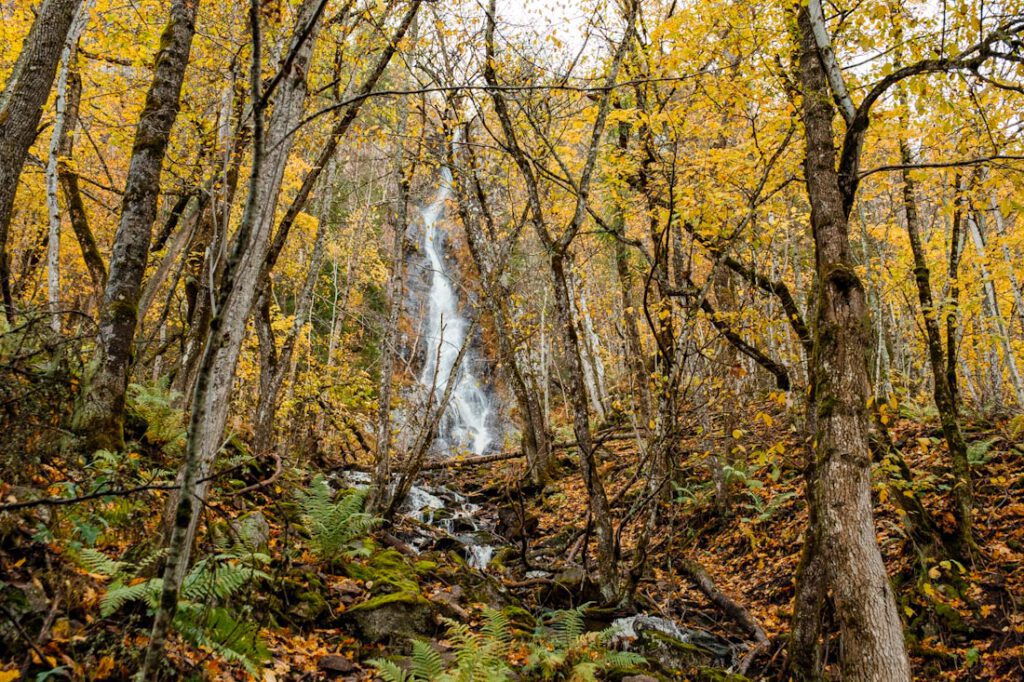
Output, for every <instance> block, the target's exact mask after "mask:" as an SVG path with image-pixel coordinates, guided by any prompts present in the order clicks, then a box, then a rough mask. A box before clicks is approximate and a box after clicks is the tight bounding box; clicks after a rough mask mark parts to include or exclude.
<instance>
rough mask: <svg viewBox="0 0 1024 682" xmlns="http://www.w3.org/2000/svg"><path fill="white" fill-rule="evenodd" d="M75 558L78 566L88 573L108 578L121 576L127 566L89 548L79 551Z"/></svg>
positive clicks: (123, 562) (125, 563)
mask: <svg viewBox="0 0 1024 682" xmlns="http://www.w3.org/2000/svg"><path fill="white" fill-rule="evenodd" d="M77 558H78V563H79V565H80V566H81V567H82V568H84V569H85V570H87V571H88V572H89V573H95V574H97V575H103V576H106V577H108V578H113V577H115V576H118V575H122V574H123V573H124V572H125V570H126V569H127V568H128V566H129V564H128V563H127V562H125V561H115V560H114V559H111V558H110V557H108V556H107V555H106V554H104V553H103V552H101V551H99V550H97V549H92V548H91V547H86V548H85V549H82V550H80V551H79V552H78V557H77Z"/></svg>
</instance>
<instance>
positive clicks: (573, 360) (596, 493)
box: [550, 253, 619, 602]
mask: <svg viewBox="0 0 1024 682" xmlns="http://www.w3.org/2000/svg"><path fill="white" fill-rule="evenodd" d="M550 265H551V274H552V277H553V280H554V290H555V310H556V312H557V314H558V326H559V327H561V329H562V347H563V352H564V355H565V361H566V363H567V364H568V380H567V383H568V386H567V387H566V388H568V392H569V400H570V403H571V406H572V411H573V432H574V434H575V436H576V447H577V450H578V456H579V461H580V472H581V473H582V475H583V483H584V485H585V486H586V489H587V499H588V500H589V501H590V513H591V515H592V517H593V523H594V533H595V536H596V537H595V539H596V541H597V542H596V544H597V557H596V560H597V569H598V582H599V583H600V588H601V596H602V597H604V599H605V600H607V601H609V602H611V601H613V600H615V599H616V598H617V597H618V596H619V595H618V591H619V585H618V582H619V576H618V568H617V561H616V558H615V537H614V533H613V531H612V520H611V510H610V507H609V505H608V496H607V494H606V493H605V489H604V484H603V483H602V481H601V477H600V473H599V472H598V470H597V453H596V448H595V447H594V444H593V439H592V438H591V435H590V415H589V413H588V411H587V391H586V384H585V379H584V376H583V360H582V355H581V348H580V340H579V337H578V336H577V333H576V323H575V322H574V320H573V319H572V299H571V298H570V296H571V293H570V289H569V281H568V273H567V272H566V264H565V257H564V256H563V255H562V254H561V253H554V254H551V256H550Z"/></svg>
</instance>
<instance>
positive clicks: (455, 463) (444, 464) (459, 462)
mask: <svg viewBox="0 0 1024 682" xmlns="http://www.w3.org/2000/svg"><path fill="white" fill-rule="evenodd" d="M635 437H636V435H635V433H634V432H633V431H632V430H628V431H624V430H619V429H613V430H609V431H605V432H598V433H595V434H594V442H595V443H597V444H598V445H603V444H605V443H613V442H615V441H622V440H632V439H633V438H635ZM574 447H576V441H574V440H569V441H559V442H555V443H552V444H551V449H552V450H568V449H569V448H574ZM522 456H523V453H522V452H498V453H495V454H493V455H478V456H476V457H464V458H462V459H440V460H437V461H435V462H429V463H427V464H424V465H423V467H421V469H422V470H423V471H436V470H437V469H459V468H461V467H467V466H478V465H480V464H490V463H491V462H504V461H506V460H510V459H516V458H518V457H522Z"/></svg>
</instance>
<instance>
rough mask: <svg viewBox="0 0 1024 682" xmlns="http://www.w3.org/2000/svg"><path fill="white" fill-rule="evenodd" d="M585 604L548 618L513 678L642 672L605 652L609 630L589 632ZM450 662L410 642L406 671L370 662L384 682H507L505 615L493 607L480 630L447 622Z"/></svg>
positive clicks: (640, 660) (631, 657) (633, 657)
mask: <svg viewBox="0 0 1024 682" xmlns="http://www.w3.org/2000/svg"><path fill="white" fill-rule="evenodd" d="M586 608H587V606H586V604H584V605H583V606H580V607H579V608H576V609H570V610H567V611H555V612H552V613H550V614H548V616H547V618H546V619H544V621H543V622H542V624H541V625H540V627H538V628H537V629H536V630H535V631H534V632H533V634H532V636H530V637H529V639H527V640H526V641H525V642H522V644H525V645H526V647H527V649H528V651H529V657H528V659H527V665H526V668H525V670H523V673H524V675H520V677H517V678H515V679H531V680H566V681H570V682H571V681H574V680H575V681H579V682H586V681H590V680H594V681H596V680H597V679H599V678H598V675H599V674H602V673H608V672H610V671H628V670H634V669H638V668H643V667H644V666H645V665H646V663H647V661H646V659H644V657H643V656H641V655H639V654H636V653H630V652H625V651H615V650H612V649H610V648H608V642H609V639H610V637H611V630H610V629H609V630H602V631H600V632H593V631H587V629H586V624H585V622H584V611H585V609H586ZM446 622H447V625H448V631H447V639H448V641H449V642H451V645H452V661H451V662H450V663H448V664H447V665H446V664H445V661H444V659H443V658H442V657H441V655H440V654H439V653H438V652H437V651H436V650H435V649H434V648H433V647H432V646H430V645H429V644H427V643H425V642H415V643H414V644H413V651H412V656H411V657H410V659H409V667H408V670H403V669H402V668H401V667H399V666H398V665H397V664H395V663H394V662H393V661H386V660H381V659H375V660H371V661H370V664H371V665H373V666H374V667H375V668H376V669H377V674H378V675H379V676H380V677H381V679H383V680H384V681H385V682H505V681H506V680H510V679H513V674H512V669H511V668H510V666H509V664H508V660H507V658H508V656H509V654H510V653H511V652H512V651H513V650H515V649H516V648H517V647H516V644H517V638H516V636H515V634H514V632H513V629H512V626H511V624H510V622H509V618H508V615H507V614H505V613H503V612H501V611H497V610H495V609H487V610H485V611H484V625H483V627H481V628H480V631H479V632H476V631H474V630H473V629H471V628H470V627H469V626H468V625H466V624H465V623H459V622H456V621H452V620H448V621H446Z"/></svg>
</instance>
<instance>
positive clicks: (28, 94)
mask: <svg viewBox="0 0 1024 682" xmlns="http://www.w3.org/2000/svg"><path fill="white" fill-rule="evenodd" d="M80 2H81V0H43V3H42V5H41V6H40V8H39V13H38V14H37V15H36V20H35V22H33V24H32V29H31V30H30V31H29V34H28V37H26V38H25V43H24V46H23V47H22V49H21V53H20V54H19V55H18V60H17V62H15V64H14V70H13V71H12V72H11V75H10V77H9V78H8V79H7V85H6V86H5V87H4V90H3V92H2V93H0V297H2V304H3V310H4V314H5V315H6V316H7V320H8V322H10V321H11V320H13V318H14V298H13V296H12V294H11V268H10V254H9V253H8V249H7V241H8V233H9V231H10V227H11V216H12V214H13V211H14V195H15V193H16V192H17V191H18V178H19V177H20V176H21V169H22V167H23V166H24V165H25V160H26V159H27V158H28V150H29V147H31V146H32V143H33V142H34V141H35V139H36V134H37V129H38V127H39V119H40V118H41V117H42V115H43V105H44V104H46V100H47V98H48V97H49V96H50V87H51V86H52V85H53V79H54V76H55V75H56V73H57V64H58V62H59V61H60V57H61V47H62V46H63V45H64V43H65V41H66V39H67V35H68V31H69V30H70V28H71V23H72V21H73V19H74V16H75V12H76V11H77V9H78V6H79V4H80Z"/></svg>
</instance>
